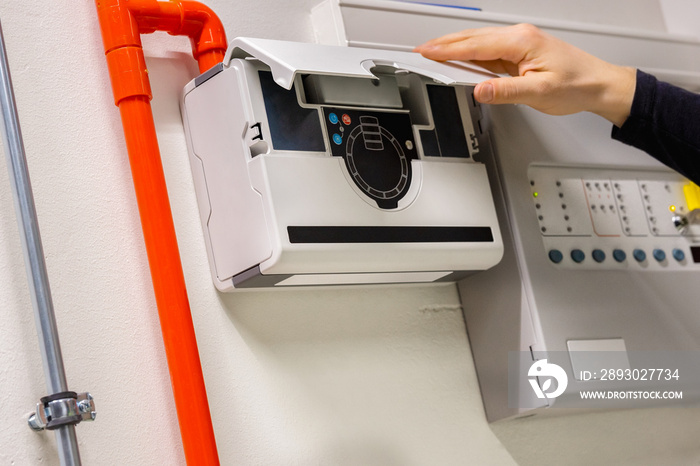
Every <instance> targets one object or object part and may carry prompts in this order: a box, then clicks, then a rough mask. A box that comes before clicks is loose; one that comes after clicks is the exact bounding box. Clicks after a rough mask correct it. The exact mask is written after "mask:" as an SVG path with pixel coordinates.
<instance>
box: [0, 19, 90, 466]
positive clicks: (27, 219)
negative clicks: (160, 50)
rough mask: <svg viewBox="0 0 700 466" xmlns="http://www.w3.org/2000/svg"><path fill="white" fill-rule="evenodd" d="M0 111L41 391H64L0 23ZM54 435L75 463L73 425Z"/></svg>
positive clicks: (65, 458) (66, 461)
mask: <svg viewBox="0 0 700 466" xmlns="http://www.w3.org/2000/svg"><path fill="white" fill-rule="evenodd" d="M0 108H1V109H2V121H3V132H2V135H3V144H4V147H5V158H6V159H7V167H8V170H9V172H10V183H11V184H12V191H13V194H14V200H15V212H16V214H17V223H18V225H19V228H20V237H21V242H22V251H23V252H24V264H25V267H26V271H27V279H28V281H29V292H30V296H31V300H32V307H33V308H34V322H35V323H36V330H37V334H38V336H39V346H40V349H41V360H42V362H43V366H44V377H45V378H46V388H47V390H48V391H49V395H55V394H61V393H67V392H68V384H67V382H66V373H65V370H64V367H63V357H62V355H61V344H60V342H59V339H58V330H57V328H56V318H55V315H54V310H53V301H52V298H51V289H50V288H49V277H48V274H47V272H46V262H45V260H44V248H43V246H42V244H41V236H40V233H39V223H38V220H37V216H36V206H35V205H34V195H33V194H32V186H31V182H30V180H29V170H28V168H27V159H26V155H25V151H24V142H23V140H22V132H21V129H20V126H19V117H18V115H17V106H16V104H15V99H14V92H13V90H12V79H11V77H10V67H9V64H8V60H7V52H6V50H5V38H4V37H3V34H2V25H0ZM55 432H56V444H57V447H58V456H59V459H60V462H61V465H80V464H81V463H80V452H79V451H78V440H77V438H76V435H75V425H74V424H72V423H69V424H66V425H63V426H61V427H58V428H57V429H55Z"/></svg>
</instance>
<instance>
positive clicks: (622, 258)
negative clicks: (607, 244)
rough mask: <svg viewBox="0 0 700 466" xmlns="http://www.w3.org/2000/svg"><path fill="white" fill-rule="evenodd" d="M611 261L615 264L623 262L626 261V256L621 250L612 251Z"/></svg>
mask: <svg viewBox="0 0 700 466" xmlns="http://www.w3.org/2000/svg"><path fill="white" fill-rule="evenodd" d="M613 259H615V260H616V261H617V262H624V261H625V259H627V254H625V251H623V250H622V249H615V250H613Z"/></svg>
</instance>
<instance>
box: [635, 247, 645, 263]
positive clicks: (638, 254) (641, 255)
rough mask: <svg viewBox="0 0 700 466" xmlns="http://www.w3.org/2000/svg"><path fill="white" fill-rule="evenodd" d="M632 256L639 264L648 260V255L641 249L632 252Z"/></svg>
mask: <svg viewBox="0 0 700 466" xmlns="http://www.w3.org/2000/svg"><path fill="white" fill-rule="evenodd" d="M632 255H633V256H634V260H636V261H637V262H644V261H645V260H647V253H646V252H644V251H642V250H641V249H635V250H634V251H632Z"/></svg>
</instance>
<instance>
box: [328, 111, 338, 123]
mask: <svg viewBox="0 0 700 466" xmlns="http://www.w3.org/2000/svg"><path fill="white" fill-rule="evenodd" d="M328 121H330V122H331V123H333V124H336V123H338V115H336V114H335V113H331V114H330V115H328Z"/></svg>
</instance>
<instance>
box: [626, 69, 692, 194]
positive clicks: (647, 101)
mask: <svg viewBox="0 0 700 466" xmlns="http://www.w3.org/2000/svg"><path fill="white" fill-rule="evenodd" d="M612 137H613V139H616V140H618V141H621V142H623V143H625V144H629V145H631V146H634V147H637V148H638V149H641V150H643V151H645V152H646V153H648V154H649V155H651V156H652V157H654V158H656V159H658V160H659V161H660V162H662V163H664V164H666V165H667V166H669V167H671V168H673V169H674V170H676V171H677V172H679V173H680V174H682V175H683V176H685V177H686V178H689V179H690V180H692V181H694V182H695V183H699V184H700V94H694V93H692V92H689V91H686V90H684V89H681V88H678V87H675V86H673V85H671V84H668V83H665V82H662V81H659V80H657V79H656V78H655V77H654V76H651V75H649V74H647V73H644V72H643V71H639V70H637V86H636V89H635V93H634V100H633V102H632V109H631V113H630V116H629V118H627V121H625V123H624V124H623V125H622V127H621V128H618V127H613V130H612Z"/></svg>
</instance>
